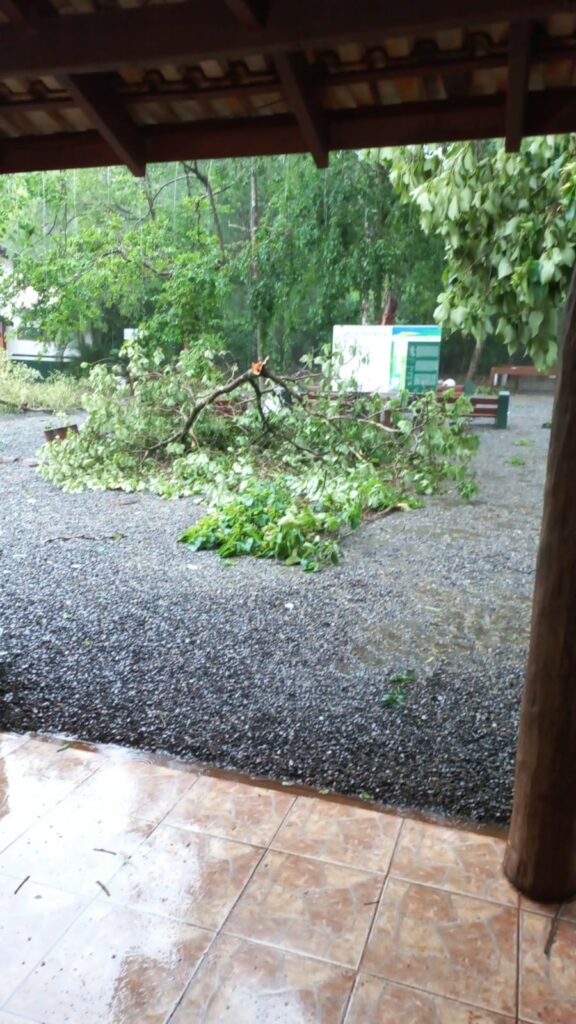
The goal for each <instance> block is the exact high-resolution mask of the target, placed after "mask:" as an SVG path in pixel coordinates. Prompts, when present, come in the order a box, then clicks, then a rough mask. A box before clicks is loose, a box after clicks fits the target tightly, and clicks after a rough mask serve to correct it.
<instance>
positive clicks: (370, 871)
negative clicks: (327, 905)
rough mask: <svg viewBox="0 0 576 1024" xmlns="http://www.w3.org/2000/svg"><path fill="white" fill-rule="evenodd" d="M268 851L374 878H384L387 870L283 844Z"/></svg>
mask: <svg viewBox="0 0 576 1024" xmlns="http://www.w3.org/2000/svg"><path fill="white" fill-rule="evenodd" d="M268 852H269V853H281V854H283V856H285V857H303V858H304V859H305V860H313V861H316V862H317V863H318V864H330V865H331V866H332V867H334V868H344V870H345V871H357V872H358V873H359V874H363V875H372V876H373V877H375V878H380V879H382V882H384V881H385V880H386V876H387V874H388V872H387V871H377V870H376V868H360V867H358V865H357V864H349V863H346V862H345V861H343V860H332V859H331V858H330V857H320V856H318V855H317V854H314V853H300V852H299V851H298V850H287V849H286V848H285V847H283V846H271V847H270V848H269V851H268Z"/></svg>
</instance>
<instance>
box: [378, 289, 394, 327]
mask: <svg viewBox="0 0 576 1024" xmlns="http://www.w3.org/2000/svg"><path fill="white" fill-rule="evenodd" d="M397 312H398V299H397V298H396V296H395V295H393V294H392V292H386V299H385V302H384V309H383V310H382V323H383V324H392V325H393V324H395V323H396V314H397Z"/></svg>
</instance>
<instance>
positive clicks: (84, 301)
mask: <svg viewBox="0 0 576 1024" xmlns="http://www.w3.org/2000/svg"><path fill="white" fill-rule="evenodd" d="M0 243H2V244H3V245H4V246H5V247H6V249H7V251H8V254H9V257H10V260H11V262H12V265H13V268H14V269H13V273H12V274H11V275H9V276H8V277H6V278H4V279H3V280H2V281H1V282H0V310H1V309H2V305H3V302H4V303H7V304H9V305H13V304H14V303H15V302H16V303H17V301H18V299H19V296H20V295H21V293H22V292H23V290H24V289H26V288H30V287H31V288H33V289H34V290H35V291H36V292H37V295H38V299H37V302H36V303H35V305H34V308H33V309H31V310H28V311H27V314H26V315H27V319H28V322H29V324H30V325H31V326H33V327H34V328H35V330H36V331H37V333H38V335H39V336H40V337H41V338H43V339H45V340H46V341H50V342H54V341H57V342H58V343H59V344H60V345H61V347H62V348H64V347H66V346H67V345H70V344H71V343H72V342H73V343H74V345H75V347H76V348H78V347H80V348H82V351H83V356H84V358H85V357H86V356H87V355H88V354H89V347H90V346H93V347H94V345H95V341H97V342H98V346H97V350H95V352H94V357H95V358H101V357H102V356H103V355H105V354H106V352H111V354H112V355H116V354H117V352H118V349H119V347H120V346H121V344H122V336H123V329H124V328H125V327H138V328H140V331H141V333H142V335H143V336H145V337H147V338H148V339H149V343H150V345H151V346H152V347H153V348H154V349H155V350H156V351H157V352H158V353H160V355H161V356H162V357H163V358H165V359H170V358H171V357H172V356H173V355H175V354H177V353H178V352H179V351H180V350H181V349H182V348H183V347H189V346H190V345H198V346H199V347H200V348H201V349H203V348H210V349H212V350H216V351H226V352H227V353H229V354H230V356H231V357H232V361H233V362H235V363H237V364H238V365H240V366H245V365H247V363H249V362H250V361H251V360H252V359H255V358H257V357H258V356H259V355H266V354H269V355H271V357H272V358H273V360H274V365H275V366H277V367H278V368H279V369H284V368H287V367H291V366H294V364H295V363H296V362H297V361H298V359H299V358H300V357H301V356H302V355H303V354H304V353H306V352H309V351H314V352H318V351H319V349H320V348H321V347H322V345H324V344H326V343H327V342H329V341H330V340H331V336H332V327H333V324H334V323H345V322H360V320H361V318H362V315H363V312H365V314H366V316H367V317H368V319H369V320H370V321H371V322H373V323H379V322H381V319H382V315H383V309H384V306H385V305H386V302H387V300H388V299H389V297H390V295H394V296H397V297H398V300H399V305H398V319H399V321H400V322H402V321H403V322H407V321H408V322H410V321H412V322H414V321H416V322H418V321H420V322H422V321H429V320H430V319H431V316H432V310H433V308H434V303H435V296H436V294H437V292H438V288H439V286H440V275H441V270H442V243H441V240H440V239H438V238H436V237H435V236H426V235H425V234H424V233H423V232H422V230H421V228H420V226H419V223H418V211H417V209H416V207H414V206H410V205H406V204H402V203H401V202H400V201H399V199H398V197H397V196H396V194H395V192H394V190H393V188H392V186H391V184H390V180H389V173H388V165H387V164H386V163H385V161H383V160H382V159H381V158H380V156H379V154H377V153H374V154H373V153H370V154H359V153H338V154H335V155H334V157H333V160H332V163H331V166H330V168H329V170H328V171H327V172H326V173H323V174H319V173H318V171H317V169H316V168H315V167H314V164H313V161H312V160H311V158H309V157H302V156H289V157H278V158H269V159H264V158H262V159H255V160H236V161H213V162H210V163H208V162H205V161H204V162H200V161H195V162H188V163H180V164H167V165H162V166H152V167H149V168H148V170H147V173H146V176H145V177H144V178H143V179H139V180H136V179H134V178H132V177H131V176H130V174H129V173H128V172H127V171H126V170H125V169H122V168H108V169H96V170H87V171H72V172H63V173H59V174H30V175H19V176H14V177H6V178H2V179H0ZM86 361H90V360H89V359H88V360H86Z"/></svg>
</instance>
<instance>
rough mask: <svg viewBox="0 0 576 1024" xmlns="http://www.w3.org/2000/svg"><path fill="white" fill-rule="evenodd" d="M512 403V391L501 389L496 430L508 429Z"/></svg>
mask: <svg viewBox="0 0 576 1024" xmlns="http://www.w3.org/2000/svg"><path fill="white" fill-rule="evenodd" d="M509 405H510V392H509V391H501V392H500V394H499V395H498V412H497V413H496V423H495V424H494V426H495V427H496V430H506V427H507V426H508V408H509Z"/></svg>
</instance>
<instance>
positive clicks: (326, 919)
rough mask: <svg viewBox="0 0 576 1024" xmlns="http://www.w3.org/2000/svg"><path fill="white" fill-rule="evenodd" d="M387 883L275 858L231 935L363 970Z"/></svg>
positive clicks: (234, 918) (253, 886) (230, 924)
mask: <svg viewBox="0 0 576 1024" xmlns="http://www.w3.org/2000/svg"><path fill="white" fill-rule="evenodd" d="M381 886H382V881H381V879H380V878H379V877H378V876H377V875H371V874H366V873H364V872H361V871H355V870H353V869H352V868H347V867H341V866H340V865H337V864H330V863H328V862H327V861H320V860H310V859H309V858H306V857H296V856H294V855H291V854H284V853H278V852H270V853H268V854H267V855H266V857H265V858H264V860H263V861H262V863H261V864H260V866H259V868H258V870H257V871H256V873H255V874H254V877H253V878H252V880H251V882H250V884H249V885H248V887H247V889H246V891H245V893H244V894H243V896H242V897H241V899H240V900H239V902H238V904H237V906H236V907H235V908H234V911H233V912H232V914H231V916H230V918H229V920H228V921H227V922H226V926H225V930H226V931H227V932H231V933H233V934H235V935H241V936H243V937H244V938H247V939H257V940H259V941H262V942H267V943H270V945H273V946H282V947H283V948H285V949H288V950H292V951H293V952H296V953H303V954H310V955H311V956H317V957H320V958H322V959H324V960H332V961H334V962H335V963H339V964H343V965H344V966H346V967H354V966H356V965H357V964H358V961H359V958H360V956H361V953H362V948H363V946H364V942H365V940H366V936H367V934H368V930H369V928H370V924H371V922H372V919H373V916H374V910H375V905H376V901H377V900H378V897H379V894H380V890H381Z"/></svg>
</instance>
